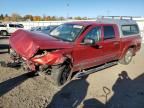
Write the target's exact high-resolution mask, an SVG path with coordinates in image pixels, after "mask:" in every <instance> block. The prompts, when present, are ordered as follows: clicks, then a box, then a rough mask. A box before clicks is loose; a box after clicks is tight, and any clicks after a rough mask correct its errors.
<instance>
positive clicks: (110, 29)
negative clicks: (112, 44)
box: [103, 26, 115, 40]
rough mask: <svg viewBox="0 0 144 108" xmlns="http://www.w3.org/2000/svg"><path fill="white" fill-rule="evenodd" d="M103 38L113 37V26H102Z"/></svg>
mask: <svg viewBox="0 0 144 108" xmlns="http://www.w3.org/2000/svg"><path fill="white" fill-rule="evenodd" d="M103 30H104V40H107V39H112V38H115V31H114V27H113V26H103Z"/></svg>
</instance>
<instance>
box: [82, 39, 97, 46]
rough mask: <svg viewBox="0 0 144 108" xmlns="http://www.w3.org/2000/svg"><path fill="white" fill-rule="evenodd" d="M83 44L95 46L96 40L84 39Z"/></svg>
mask: <svg viewBox="0 0 144 108" xmlns="http://www.w3.org/2000/svg"><path fill="white" fill-rule="evenodd" d="M83 43H84V44H86V45H94V44H95V40H94V39H84V42H83Z"/></svg>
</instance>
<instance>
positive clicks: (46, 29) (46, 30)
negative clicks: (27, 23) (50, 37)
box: [30, 25, 58, 34]
mask: <svg viewBox="0 0 144 108" xmlns="http://www.w3.org/2000/svg"><path fill="white" fill-rule="evenodd" d="M57 26H58V25H49V26H37V27H32V28H31V30H30V31H35V32H41V33H45V34H49V32H50V31H51V30H53V29H54V28H56V27H57Z"/></svg>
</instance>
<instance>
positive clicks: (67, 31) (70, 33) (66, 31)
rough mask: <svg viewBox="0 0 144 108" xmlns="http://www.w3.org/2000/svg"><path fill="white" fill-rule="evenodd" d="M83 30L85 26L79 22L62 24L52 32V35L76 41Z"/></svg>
mask: <svg viewBox="0 0 144 108" xmlns="http://www.w3.org/2000/svg"><path fill="white" fill-rule="evenodd" d="M82 30H83V26H81V25H77V24H62V25H60V26H58V27H56V28H55V29H54V30H52V31H51V32H50V35H51V36H53V37H55V38H58V39H61V40H64V41H70V42H72V41H74V40H75V38H76V37H77V36H78V35H79V33H80V32H81V31H82Z"/></svg>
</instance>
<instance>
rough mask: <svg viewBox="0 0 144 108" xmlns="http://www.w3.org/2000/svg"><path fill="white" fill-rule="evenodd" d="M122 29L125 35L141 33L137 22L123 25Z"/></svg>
mask: <svg viewBox="0 0 144 108" xmlns="http://www.w3.org/2000/svg"><path fill="white" fill-rule="evenodd" d="M121 30H122V33H123V36H129V35H135V34H139V28H138V26H137V25H136V24H134V25H122V26H121Z"/></svg>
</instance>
